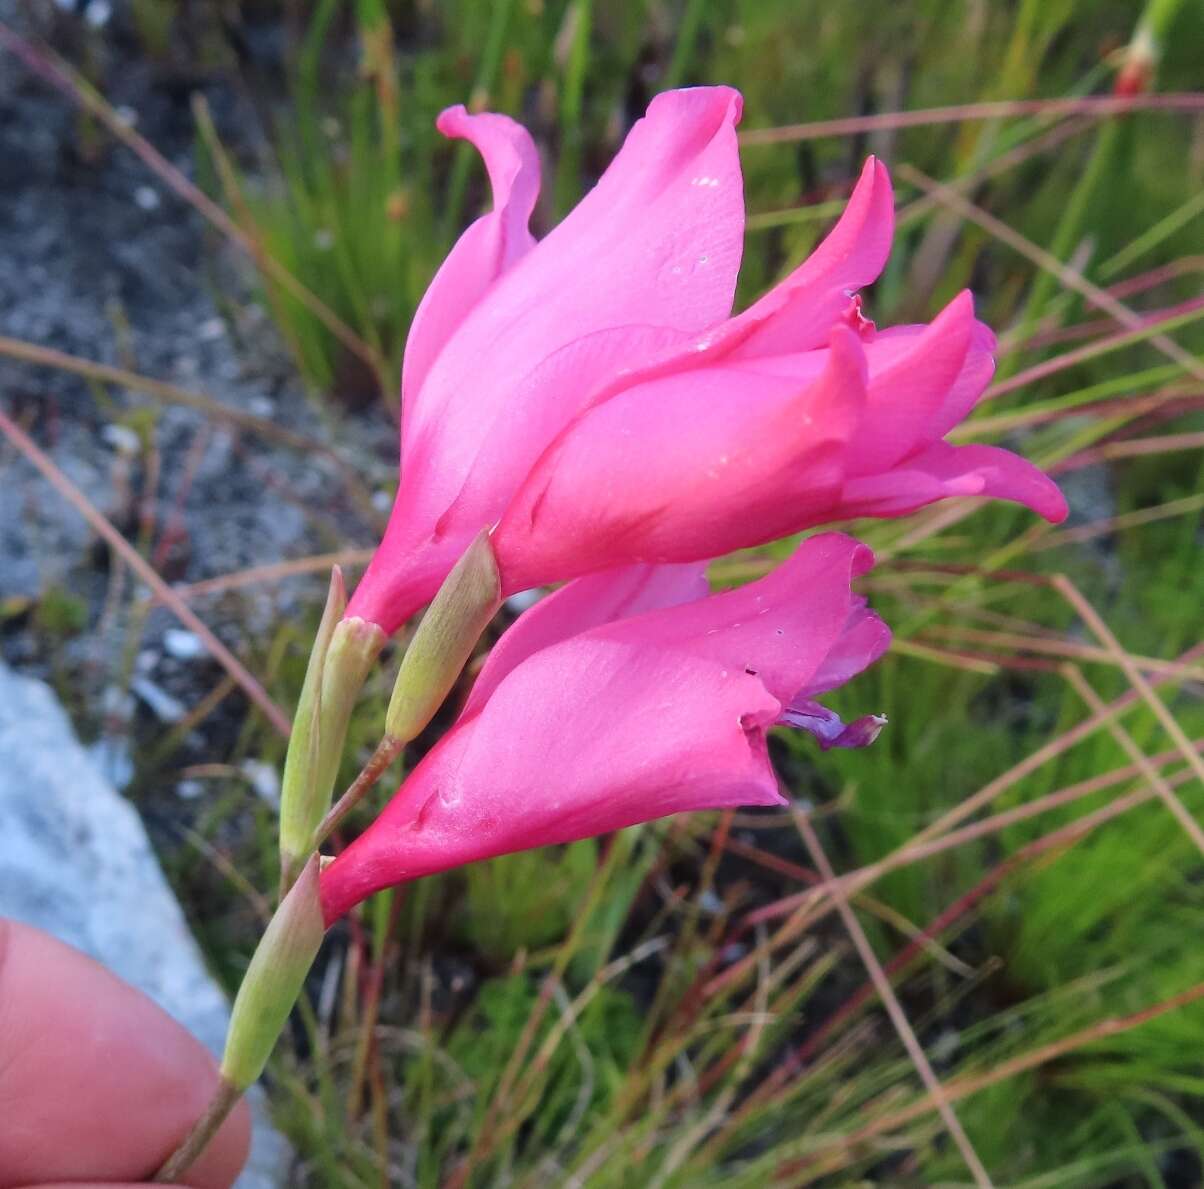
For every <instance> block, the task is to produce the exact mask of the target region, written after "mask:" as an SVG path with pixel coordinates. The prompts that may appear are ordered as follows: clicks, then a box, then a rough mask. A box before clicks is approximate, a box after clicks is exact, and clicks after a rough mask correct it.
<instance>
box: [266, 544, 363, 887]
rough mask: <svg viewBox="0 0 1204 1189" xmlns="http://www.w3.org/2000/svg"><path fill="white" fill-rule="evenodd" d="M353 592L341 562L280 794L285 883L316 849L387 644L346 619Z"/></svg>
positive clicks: (311, 659)
mask: <svg viewBox="0 0 1204 1189" xmlns="http://www.w3.org/2000/svg"><path fill="white" fill-rule="evenodd" d="M346 605H347V592H346V589H345V587H344V585H343V576H342V574H341V572H340V571H339V570H338V568H337V567H336V568H335V570H334V573H333V574H332V575H331V581H330V592H329V594H328V595H327V599H326V607H325V610H324V611H323V613H322V620H321V623H320V624H319V626H318V634H317V636H316V638H315V639H314V646H313V651H312V652H311V653H310V657H309V667H308V668H307V669H306V671H305V682H304V684H303V685H302V687H301V697H300V700H299V701H298V703H297V713H296V717H295V718H294V720H293V731H292V735H291V737H290V738H289V745H288V756H287V758H286V760H285V763H284V777H283V781H282V785H281V793H280V860H281V871H282V873H283V880H282V882H283V885H284V886H285V887H287V886H288V884H289V882H290V876H291V873H292V872H293V871H295V870H296V869H297V868H298V867H299V866H300V865H301V864H302V863H304V861H305V860H306V858H307V857H308V856H309V854H310V853H311V852H312V850H313V838H314V831H315V830H316V829H317V826H318V823H319V822H320V821H321V820H322V818H323V816H324V815H325V813H326V811H327V810H328V809H329V808H330V802H331V794H332V792H333V790H334V782H335V777H336V776H337V775H338V770H339V760H340V758H341V757H342V753H343V742H344V739H345V738H346V735H347V723H348V721H349V719H350V717H351V710H352V707H353V706H354V705H355V699H356V697H357V696H358V694H359V691H360V687H361V686H362V685H363V683H364V678H365V676H367V673H368V669H369V668H370V667H371V665H372V662H373V661H374V660H375V659H376V656H377V654H378V653H379V652H380V650H381V647H382V646H383V645H384V642H385V634H384V632H383V631H382V630H381V629H380V628H379V627H377V626H376V624H373V623H368V622H367V621H366V620H363V619H358V618H352V619H344V618H343V612H344V609H345V608H346Z"/></svg>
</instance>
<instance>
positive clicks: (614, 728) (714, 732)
mask: <svg viewBox="0 0 1204 1189" xmlns="http://www.w3.org/2000/svg"><path fill="white" fill-rule="evenodd" d="M553 690H555V691H557V695H558V696H557V702H556V708H555V712H553V711H552V708H551V707H550V706H549V703H548V697H549V692H550V691H553ZM535 708H540V712H539V713H535V712H534V710H535ZM780 712H781V704H780V703H779V702H777V701H776V700H775V699H774V698H771V697H770V696H769V695H768V694H767V693H766V691H765V687H764V686H763V685H762V684H761V683H760V682H759V681H758V680H757V679H756V678H754V677H750V676H748V675H747V674H746V673H743V672H736V671H731V670H726V671H725V670H723V669H722V668H721V667H720V666H718V665H716V664H715V663H714V662H711V661H708V660H706V659H703V658H699V657H694V656H691V655H689V654H687V653H681V652H677V651H668V650H665V649H659V648H656V647H651V646H648V645H646V644H642V643H641V644H638V645H634V644H624V643H620V642H616V641H610V640H599V639H594V638H592V637H590V636H583V637H576V638H573V639H571V640H566V641H563V642H561V643H560V644H557V645H554V646H552V647H550V648H546V649H544V650H543V651H541V652H538V653H536V654H535V655H534V656H532V657H530V658H528V659H527V660H526V661H525V662H524V663H523V664H521V665H519V666H518V667H517V668H515V669H513V670H512V671H511V672H510V673H509V674H508V675H507V677H506V678H505V679H504V680H503V681H502V682H501V683H500V684H499V685H498V686H497V688H496V689H495V690H494V692H493V695H492V696H491V697H490V698H489V700H488V701H487V702H486V703H485V705H484V707H483V708H482V710H481V711H480V713H479V714H477V715H476V716H475V717H473V718H471V719H469V720H467V721H465V722H463V723H462V724H461V725H458V726H457V727H455V728H454V729H453V730H452V731H451V733H450V734H448V735H447V736H445V737H444V739H443V740H442V741H441V742H440V743H439V744H438V745H437V746H436V747H435V748H434V750H433V751H431V752H430V754H429V755H428V756H427V757H426V759H424V760H423V762H422V763H421V764H420V765H419V766H418V768H417V769H415V771H414V772H413V773H412V774H411V775H410V777H409V779H408V780H407V781H406V783H405V785H404V786H403V788H402V790H401V792H400V793H399V794H398V795H397V796H396V797H395V798H394V799H393V800H392V801H391V802H390V803H389V805H388V806H387V807H386V808H385V810H384V812H383V813H382V814H381V815H380V817H379V818H378V819H377V821H376V822H375V823H374V824H373V826H372V827H371V829H369V830H368V831H367V832H366V833H365V834H363V835H361V836H360V838H358V839H357V840H356V841H355V842H354V843H352V844H351V846H350V847H348V848H347V850H345V851H344V852H343V853H342V854H341V855H340V856H339V857H338V858H337V859H336V860H335V861H334V862H333V863H332V864H331V865H330V866H329V868H327V869H326V870H325V871H324V872H323V874H322V895H323V909H324V911H325V915H326V919H327V920H328V921H331V920H334V919H336V918H337V917H339V916H340V915H342V913H343V912H345V911H346V910H347V909H348V908H349V907H350V906H351V905H353V904H355V903H356V902H357V901H359V900H361V899H363V898H364V897H365V896H366V895H368V894H369V893H370V892H372V891H374V890H376V889H378V888H382V887H386V886H388V885H389V884H394V883H399V882H402V881H404V880H409V879H415V878H417V877H419V876H422V875H429V874H432V873H433V872H436V871H443V870H447V869H448V868H450V867H455V866H459V865H461V864H464V863H469V862H473V861H475V860H477V859H484V858H488V857H490V856H492V855H498V854H504V853H507V852H510V851H516V850H526V849H528V848H530V847H535V846H546V845H548V844H551V843H559V842H569V841H572V840H574V839H578V838H586V837H590V836H592V835H595V834H600V833H603V832H605V831H609V830H616V829H620V828H622V827H624V826H630V825H635V824H636V823H638V822H645V821H650V820H652V819H654V818H658V817H664V816H666V815H668V814H672V813H678V812H681V811H683V810H694V809H714V808H721V807H728V806H736V805H777V804H782V797H781V794H780V793H779V792H778V787H777V781H776V779H775V777H774V775H773V771H772V768H771V767H770V764H769V759H768V755H767V752H766V748H765V737H764V732H765V730H766V729H767V728H768V726H769V725H770V724H772V723H773V722H774V721H775V720H776V718H777V717H778V715H779V714H780Z"/></svg>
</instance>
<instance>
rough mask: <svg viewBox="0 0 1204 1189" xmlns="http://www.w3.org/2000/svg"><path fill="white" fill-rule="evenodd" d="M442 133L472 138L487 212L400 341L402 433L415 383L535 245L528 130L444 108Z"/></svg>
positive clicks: (414, 406)
mask: <svg viewBox="0 0 1204 1189" xmlns="http://www.w3.org/2000/svg"><path fill="white" fill-rule="evenodd" d="M436 127H438V129H439V131H440V132H442V133H443V135H444V136H448V137H456V138H460V139H463V140H468V141H471V142H472V144H473V145H474V146H475V147H476V148H477V150H478V151H479V152H480V154H481V157H482V158H483V159H484V162H485V168H486V170H487V171H488V173H489V184H490V186H491V187H492V189H493V210H492V211H490V212H489V214H487V215H482V216H481V217H480V218H479V219H477V220H476V222H475V223H473V224H472V225H471V226H470V227H469V228H468V230H467V231H465V232H464V234H463V235H462V236H460V238H459V240H458V241H457V242H456V245H455V247H453V248H452V250H451V252H450V253H449V254H448V257H447V259H446V260H444V262H443V264H442V265H441V267H440V269H439V271H438V272H437V273H436V274H435V278H434V280H433V281H431V284H430V287H429V288H428V289H427V291H426V294H425V295H424V297H423V299H422V301H421V302H420V303H419V305H418V309H417V310H416V311H415V313H414V319H413V321H412V322H411V323H410V333H409V337H408V339H407V340H406V350H405V360H404V362H403V364H402V371H401V391H402V404H401V409H402V427H403V428H402V434H403V440H404V438H405V436H406V435H407V432H408V431H407V427H408V426H410V425H411V424H413V423H414V422H415V421H416V420H420V419H421V416H423V415H426V416H430V415H431V412H430V411H427V412H426V413H425V414H420V411H419V403H420V402H421V400H422V385H423V381H424V380H425V379H426V376H427V373H428V372H429V371H430V368H431V364H432V363H434V361H435V359H436V357H437V356H438V354H439V352H440V351H442V350H443V348H444V346H445V345H446V343H447V341H448V340H449V339H450V338H451V336H452V335H453V334H454V333H455V331H456V329H457V327H459V326H460V324H461V323H462V322H463V321H464V319H465V317H466V316H467V314H468V312H469V311H470V310H471V309H472V308H473V306H474V305H476V304H477V302H479V301H480V300H481V298H482V297H484V295H485V294H486V293H487V292H488V291H489V289H490V288H491V286H492V285H493V284H494V282H495V281H496V280H497V279H498V277H500V276H501V275H502V274H503V273H504V272H506V270H507V269H509V268H510V267H511V266H512V265H514V264H515V263H516V262H517V261H518V260H520V259H521V258H522V257H523V256H524V255H526V253H527V252H529V251H530V250H531V248H533V247H534V246H535V238H534V236H532V235H531V233H530V231H528V229H527V222H528V220H529V219H530V217H531V212H532V210H534V208H535V200H536V199H537V198H538V197H539V154H538V153H537V152H536V151H535V145H534V143H533V142H532V140H531V137H530V135H529V134H528V132H527V130H526V129H525V128H524V127H523V126H522V125H521V124H519V123H516V122H515V121H514V120H512V119H510V118H509V117H508V116H502V115H495V114H493V113H492V112H483V113H481V114H480V115H469V114H468V112H467V111H465V109H464V107H463V106H462V105H457V106H456V107H449V108H448V109H447V110H446V111H445V112H443V114H442V115H440V116H439V119H438V120H437V121H436Z"/></svg>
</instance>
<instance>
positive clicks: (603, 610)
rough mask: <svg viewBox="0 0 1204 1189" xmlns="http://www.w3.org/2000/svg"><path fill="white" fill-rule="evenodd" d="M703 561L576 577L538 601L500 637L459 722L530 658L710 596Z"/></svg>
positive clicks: (476, 710)
mask: <svg viewBox="0 0 1204 1189" xmlns="http://www.w3.org/2000/svg"><path fill="white" fill-rule="evenodd" d="M706 569H707V567H706V562H687V563H685V564H683V565H676V566H647V565H636V566H624V567H623V568H622V569H618V570H604V571H603V572H602V573H600V574H590V575H587V576H586V577H585V578H576V579H574V580H573V581H572V582H569V583H568V584H567V585H565V586H562V587H561V588H560V589H559V590H558V591H555V592H554V593H552V594H550V595H548V596H547V598H544V599H541V600H540V601H539V602H538V603H536V604H535V606H534V607H531V608H530V609H529V610H527V611H524V612H523V614H522V615H520V616H519V617H518V619H517V620H516V621H515V622H514V623H513V624H512V625H511V626H510V628H509V629H507V631H506V632H504V633H503V634H502V637H501V639H500V640H498V642H497V643H496V644H495V645H494V646H493V650H492V651H491V652H490V653H489V658H488V660H486V662H485V665H484V668H482V670H481V673H480V675H479V676H478V677H477V679H476V682H475V683H474V685H473V687H472V693H471V694H470V695H469V698H468V702H467V704H466V705H465V707H464V710H463V714H462V717H464V718H468V717H470V716H471V715H473V714H476V713H477V712H478V711H479V710H480V709H481V707H482V706H483V705H484V704H485V702H486V700H487V699H488V698H489V696H490V694H492V693H493V691H494V690H495V689H496V688H497V687H498V684H499V683H500V682H501V681H502V680H503V679H504V678H505V677H506V675H507V674H508V673H509V672H510V671H511V670H512V669H514V668H515V667H516V666H517V665H520V664H522V662H523V661H525V660H526V659H527V657H529V656H533V655H534V654H535V653H537V652H540V651H542V650H543V649H545V648H549V647H551V645H553V644H558V643H559V642H560V641H561V640H567V639H568V638H569V637H570V636H575V635H577V634H579V633H581V632H584V631H587V630H588V629H590V628H594V627H597V626H599V625H600V624H604V623H611V622H612V621H614V620H618V619H626V618H629V617H630V616H633V615H640V614H642V613H643V612H645V611H652V610H655V609H657V608H660V607H675V606H678V605H679V604H681V603H692V602H694V601H695V600H696V599H701V598H705V597H706V595H708V594H709V593H710V586H709V585H708V583H707V577H706Z"/></svg>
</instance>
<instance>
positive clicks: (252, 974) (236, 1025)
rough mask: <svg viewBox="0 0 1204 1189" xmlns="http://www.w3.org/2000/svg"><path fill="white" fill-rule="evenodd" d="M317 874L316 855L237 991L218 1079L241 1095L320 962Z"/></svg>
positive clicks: (269, 1052)
mask: <svg viewBox="0 0 1204 1189" xmlns="http://www.w3.org/2000/svg"><path fill="white" fill-rule="evenodd" d="M318 869H319V861H318V856H317V855H314V856H313V857H312V858H311V859H310V860H309V862H308V863H306V864H305V867H304V869H303V870H302V872H301V874H300V876H299V877H298V879H297V882H296V883H295V884H294V885H293V887H292V889H291V890H290V891H289V893H288V895H287V896H285V898H284V899H283V900H282V901H281V902H280V907H279V908H278V909H277V910H276V915H275V916H274V917H272V919H271V921H270V922H269V923H268V927H267V929H266V930H265V931H264V934H263V937H262V938H261V939H260V942H259V946H258V948H257V949H256V950H255V953H254V955H253V956H252V958H251V964H250V966H248V967H247V973H246V975H245V976H244V977H243V980H242V986H240V987H239V988H238V995H237V996H236V997H235V1000H234V1008H233V1011H232V1013H231V1016H230V1031H229V1032H228V1033H227V1035H226V1051H225V1053H224V1054H223V1055H222V1064H221V1073H222V1077H223V1078H224V1079H225V1080H226V1081H227V1082H228V1083H230V1085H231V1086H233V1087H234V1088H235V1089H237V1090H239V1091H243V1090H246V1089H247V1088H248V1087H249V1086H251V1085H252V1083H254V1082H255V1081H257V1080H258V1078H259V1075H260V1074H261V1073H263V1069H264V1066H265V1065H267V1063H268V1058H269V1057H270V1056H271V1055H272V1049H274V1048H275V1047H276V1041H277V1040H278V1039H279V1037H280V1033H281V1032H282V1031H283V1030H284V1025H285V1021H287V1020H288V1016H289V1012H291V1011H292V1010H293V1005H294V1004H295V1003H296V1002H297V996H298V995H300V994H301V987H302V985H303V984H304V982H305V976H306V975H307V974H308V973H309V969H310V967H311V966H312V965H313V964H314V959H315V958H316V957H317V956H318V948H319V947H320V946H321V944H322V938H323V936H324V935H325V933H326V924H325V921H324V920H323V919H322V905H321V901H320V899H319V896H318Z"/></svg>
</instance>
